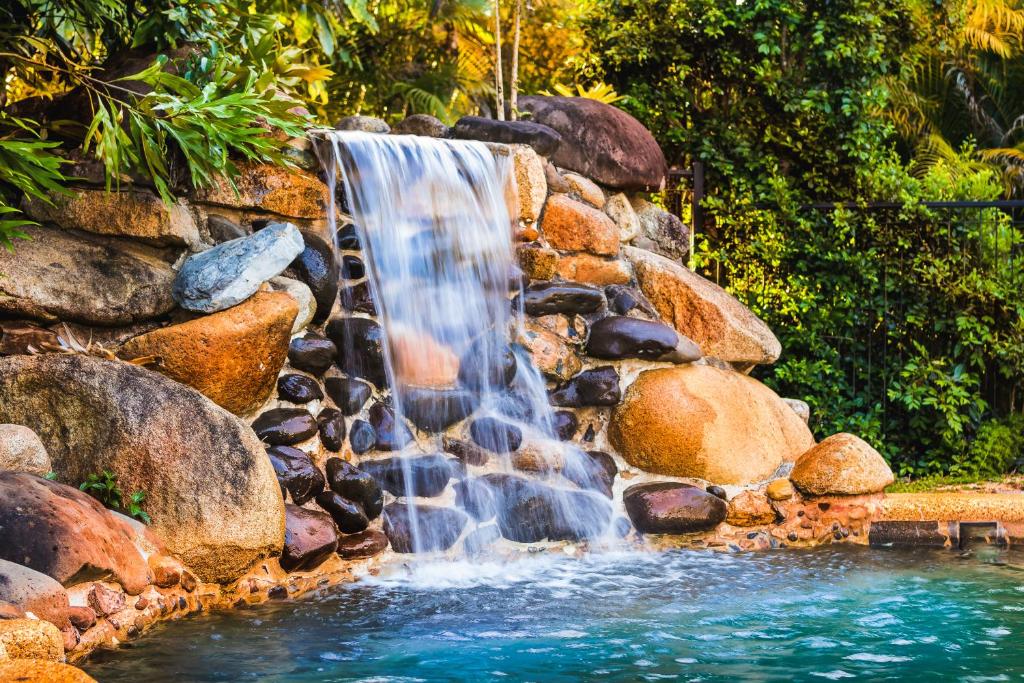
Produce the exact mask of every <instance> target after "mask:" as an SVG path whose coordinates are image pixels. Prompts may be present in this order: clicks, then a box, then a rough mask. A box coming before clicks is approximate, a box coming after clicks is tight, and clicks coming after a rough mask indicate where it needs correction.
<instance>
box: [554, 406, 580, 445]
mask: <svg viewBox="0 0 1024 683" xmlns="http://www.w3.org/2000/svg"><path fill="white" fill-rule="evenodd" d="M552 422H553V424H554V431H555V436H556V437H557V438H558V440H559V441H571V440H572V437H574V436H576V430H577V429H579V428H580V422H579V419H578V418H577V417H576V413H574V412H572V411H571V410H556V411H555V414H554V415H553V416H552Z"/></svg>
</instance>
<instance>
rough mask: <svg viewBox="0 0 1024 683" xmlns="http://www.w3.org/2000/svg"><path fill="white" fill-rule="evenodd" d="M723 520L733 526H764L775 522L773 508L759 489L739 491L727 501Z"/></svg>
mask: <svg viewBox="0 0 1024 683" xmlns="http://www.w3.org/2000/svg"><path fill="white" fill-rule="evenodd" d="M725 521H726V522H728V523H729V524H731V525H733V526H741V527H747V526H764V525H766V524H772V523H774V522H775V509H774V508H773V507H772V504H771V501H770V500H769V499H768V496H767V495H765V494H764V493H762V492H760V491H740V492H739V493H738V494H736V496H735V497H733V499H732V500H730V501H729V513H728V515H727V516H726V518H725Z"/></svg>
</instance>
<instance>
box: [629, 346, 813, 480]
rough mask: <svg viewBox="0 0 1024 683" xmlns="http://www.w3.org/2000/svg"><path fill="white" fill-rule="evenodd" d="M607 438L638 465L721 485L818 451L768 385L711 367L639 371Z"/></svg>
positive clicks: (754, 476)
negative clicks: (815, 450) (808, 451)
mask: <svg viewBox="0 0 1024 683" xmlns="http://www.w3.org/2000/svg"><path fill="white" fill-rule="evenodd" d="M609 437H610V438H611V441H612V443H613V444H614V445H615V447H616V448H617V449H618V450H619V453H620V454H621V455H622V457H624V458H625V459H626V461H627V462H629V463H630V464H631V465H633V466H635V467H639V468H640V469H642V470H646V471H648V472H654V473H656V474H664V475H670V476H676V477H695V478H699V479H705V480H707V481H710V482H713V483H716V484H749V483H752V482H756V481H761V480H763V479H765V478H767V477H768V476H770V475H771V474H772V472H774V471H775V469H776V468H777V467H778V466H779V465H780V464H781V463H782V462H784V461H787V460H794V459H795V458H796V457H797V456H799V455H800V454H801V453H803V452H804V451H806V450H807V449H808V448H810V447H811V446H812V445H814V437H812V436H811V432H810V431H809V430H808V429H807V425H805V424H804V423H803V421H802V420H800V418H799V417H798V416H797V415H796V414H795V413H794V412H793V411H792V410H790V408H789V406H787V405H786V404H785V403H783V402H782V400H781V399H780V398H779V397H778V396H777V395H776V394H775V392H773V391H772V390H771V389H769V388H768V387H766V386H764V385H763V384H761V383H760V382H758V381H757V380H754V379H751V378H750V377H747V376H746V375H742V374H740V373H737V372H731V371H728V370H720V369H718V368H713V367H709V366H706V365H683V366H678V367H674V368H659V369H655V370H647V371H645V372H642V373H640V375H639V377H637V379H636V381H634V382H633V384H632V385H630V387H629V389H627V390H626V395H625V397H624V398H623V401H622V403H621V404H620V405H619V406H618V407H616V408H615V410H614V411H613V413H612V420H611V423H610V425H609Z"/></svg>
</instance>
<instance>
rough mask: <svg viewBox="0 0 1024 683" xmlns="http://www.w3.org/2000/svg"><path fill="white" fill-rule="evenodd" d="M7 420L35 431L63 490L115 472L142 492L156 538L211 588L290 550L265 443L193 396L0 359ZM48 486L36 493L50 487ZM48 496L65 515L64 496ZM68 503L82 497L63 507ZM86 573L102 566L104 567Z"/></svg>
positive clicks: (73, 358)
mask: <svg viewBox="0 0 1024 683" xmlns="http://www.w3.org/2000/svg"><path fill="white" fill-rule="evenodd" d="M54 406H60V410H54ZM0 421H4V422H16V423H19V424H24V425H26V426H28V427H31V428H32V429H34V430H35V432H36V434H38V435H39V438H40V439H42V441H43V443H44V444H45V445H46V447H47V450H48V451H49V453H50V457H51V459H52V460H53V466H54V471H55V472H56V473H57V476H58V478H59V479H60V480H61V481H69V482H76V483H77V482H81V481H84V480H85V478H86V477H87V476H88V475H89V474H90V473H94V472H100V471H103V470H109V471H111V472H113V473H114V475H115V476H116V477H117V481H118V485H119V486H120V488H121V490H122V491H124V492H125V493H131V492H134V491H145V492H146V499H145V502H144V504H143V507H144V508H145V510H146V512H148V513H149V515H150V516H151V517H152V519H153V523H152V525H151V526H150V529H151V530H152V531H153V532H154V533H155V534H156V535H157V536H159V537H160V538H161V539H162V540H163V541H164V542H165V543H166V547H167V550H168V551H169V553H170V554H174V555H175V556H177V557H179V558H181V559H182V560H183V561H184V562H185V563H186V564H188V566H189V567H190V568H192V569H193V570H194V571H196V572H197V573H198V574H199V575H200V577H201V578H202V579H203V580H204V581H211V582H214V581H217V582H220V581H225V582H226V581H230V580H233V579H235V578H237V577H238V576H239V575H240V574H242V573H244V572H245V571H246V570H247V569H248V568H249V567H250V566H252V565H253V564H255V563H256V562H258V561H260V560H262V559H264V558H266V557H269V556H271V555H274V554H277V553H279V552H280V550H281V545H282V543H283V541H284V502H283V501H282V499H281V490H280V487H279V486H278V483H277V477H276V476H275V474H274V469H273V467H272V466H271V463H270V460H269V459H268V458H267V456H266V452H265V451H264V449H263V446H262V444H261V443H260V442H259V440H258V439H257V438H256V435H255V434H254V433H253V431H252V429H250V428H249V427H248V426H247V425H246V424H245V423H243V422H242V421H241V420H239V419H238V418H236V417H235V416H233V415H232V414H230V413H228V412H227V411H225V410H223V409H222V408H220V407H218V406H216V405H215V404H214V403H213V402H211V401H210V400H208V399H206V398H205V397H203V395H202V394H200V393H199V392H197V391H195V390H194V389H191V388H189V387H186V386H184V385H181V384H178V383H177V382H174V381H172V380H170V379H168V378H166V377H164V376H162V375H160V374H157V373H155V372H151V371H149V370H146V369H144V368H140V367H137V366H134V365H130V364H127V363H122V362H115V361H107V360H101V359H99V358H95V357H91V356H84V355H57V354H48V355H42V356H11V357H8V358H3V359H0ZM0 476H3V475H0ZM9 476H10V475H9ZM13 476H19V475H13ZM20 476H23V477H29V475H20ZM40 482H41V480H35V481H34V482H33V490H38V489H39V487H42V486H44V484H47V485H48V484H51V483H50V482H44V483H40ZM52 485H53V486H59V485H58V484H52ZM72 491H74V490H73V489H72ZM75 493H79V492H77V491H75ZM48 495H49V496H50V497H51V498H53V499H54V500H53V506H54V507H59V504H58V500H57V494H55V493H50V494H48ZM81 495H82V496H84V494H81ZM65 498H72V499H73V497H72V496H71V494H67V495H66V496H62V497H60V499H59V500H60V502H64V499H65ZM86 498H87V499H88V500H90V501H92V499H89V498H88V497H86ZM0 500H3V497H2V496H0ZM92 503H93V504H95V501H92ZM65 506H66V505H65ZM96 506H97V508H98V504H96ZM53 514H54V513H52V512H49V510H47V511H46V513H45V514H43V513H40V514H39V515H37V516H35V518H38V519H46V518H48V517H50V516H52V515H53ZM69 514H70V513H69ZM58 519H59V517H58ZM72 521H73V520H67V521H66V523H67V524H69V525H70V524H71V523H72ZM2 526H3V525H2V524H0V527H2ZM73 528H75V527H69V529H73ZM58 529H60V527H58ZM69 534H70V531H69ZM130 538H131V537H130V536H129V539H130ZM81 543H82V544H83V545H84V544H86V541H85V540H82V541H81ZM90 545H91V546H95V545H96V544H95V543H92V544H90ZM3 546H4V543H2V542H0V550H2V548H3ZM92 552H95V553H97V554H99V555H100V557H102V556H103V554H102V550H101V549H95V550H94V551H92ZM111 552H112V551H111ZM122 552H123V551H122ZM64 555H66V553H62V557H63V556H64ZM89 557H90V558H91V557H92V556H91V555H90V556H89ZM8 559H12V558H8ZM18 561H19V562H20V560H18ZM32 566H33V567H34V565H32ZM81 566H83V565H82V564H78V565H75V566H74V567H73V568H71V569H70V572H68V573H69V574H74V573H75V572H76V571H78V569H79V567H81ZM87 566H96V567H102V566H105V565H104V564H103V562H102V561H101V560H100V559H96V560H91V562H90V563H89V564H88V565H87ZM34 568H38V567H34ZM142 570H143V571H144V573H145V574H148V570H147V569H146V567H145V566H143V568H142ZM44 573H48V574H51V575H53V574H52V573H51V572H49V571H45V572H44ZM54 578H58V577H56V576H55V577H54ZM58 580H62V579H61V578H58ZM122 585H125V584H124V582H123V581H122ZM125 587H126V588H128V589H129V592H137V591H134V590H133V589H132V587H131V586H129V585H125Z"/></svg>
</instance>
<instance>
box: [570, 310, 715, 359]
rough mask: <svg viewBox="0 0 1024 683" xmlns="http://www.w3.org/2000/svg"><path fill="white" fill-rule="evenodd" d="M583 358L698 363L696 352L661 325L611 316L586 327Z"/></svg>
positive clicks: (689, 344) (673, 331) (692, 347)
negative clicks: (587, 337)
mask: <svg viewBox="0 0 1024 683" xmlns="http://www.w3.org/2000/svg"><path fill="white" fill-rule="evenodd" d="M586 351H587V355H588V356H593V357H594V358H608V359H611V360H616V359H621V358H640V359H643V360H663V361H670V362H673V363H692V362H693V361H696V360H700V359H701V357H702V355H703V354H701V351H700V348H699V347H698V346H697V345H696V344H694V343H693V342H692V341H690V340H689V339H687V338H686V337H683V336H682V335H680V334H679V333H678V332H676V331H675V330H674V329H673V328H671V327H669V326H668V325H666V324H665V323H661V322H656V321H654V320H641V319H639V318H628V317H625V316H619V315H613V316H609V317H607V318H602V319H601V320H598V321H596V322H594V323H593V324H592V325H591V326H590V338H589V339H587V347H586Z"/></svg>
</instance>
